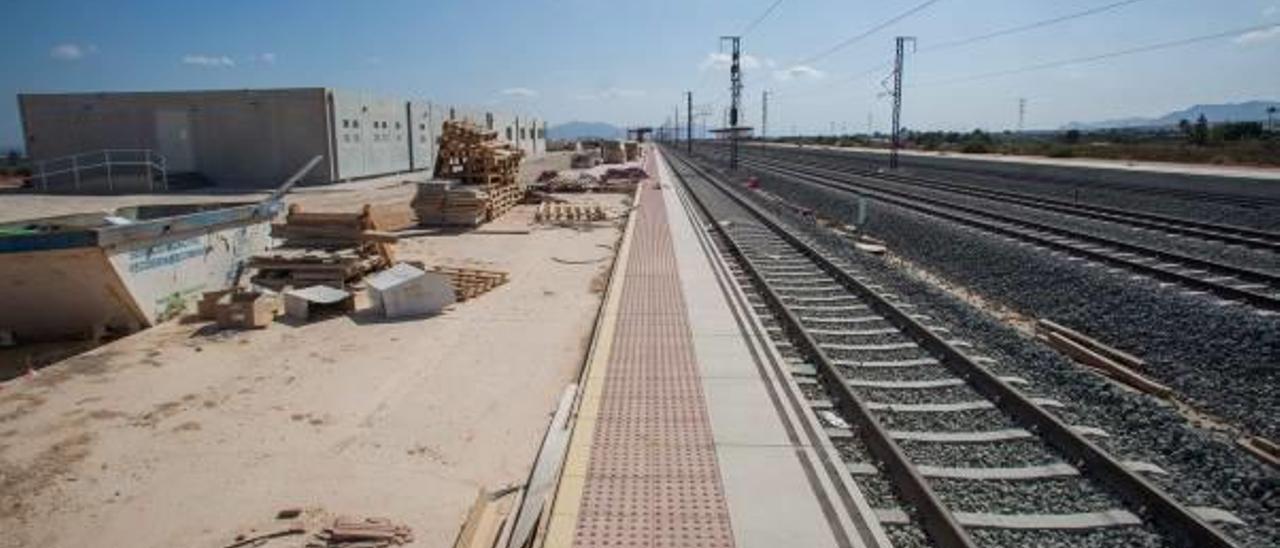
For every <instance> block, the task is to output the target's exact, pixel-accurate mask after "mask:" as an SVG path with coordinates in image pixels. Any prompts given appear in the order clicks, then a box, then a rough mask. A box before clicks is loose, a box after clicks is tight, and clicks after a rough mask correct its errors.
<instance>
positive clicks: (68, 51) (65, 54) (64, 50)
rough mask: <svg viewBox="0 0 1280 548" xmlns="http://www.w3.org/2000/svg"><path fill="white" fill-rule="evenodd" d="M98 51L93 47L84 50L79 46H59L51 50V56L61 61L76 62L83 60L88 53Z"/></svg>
mask: <svg viewBox="0 0 1280 548" xmlns="http://www.w3.org/2000/svg"><path fill="white" fill-rule="evenodd" d="M97 49H98V48H96V47H93V46H89V47H88V48H82V47H80V46H79V45H78V44H58V45H56V46H53V49H50V50H49V56H50V57H53V58H54V59H57V60H59V61H75V60H77V59H83V58H84V56H85V54H86V53H90V52H94V51H97ZM86 50H87V51H86Z"/></svg>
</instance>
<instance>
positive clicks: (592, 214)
mask: <svg viewBox="0 0 1280 548" xmlns="http://www.w3.org/2000/svg"><path fill="white" fill-rule="evenodd" d="M608 219H609V216H608V215H607V214H606V213H605V212H604V208H603V207H601V206H600V204H593V205H582V204H565V203H547V202H543V203H541V204H538V210H537V211H535V212H534V214H533V220H534V222H537V223H555V224H574V223H590V222H595V221H605V220H608Z"/></svg>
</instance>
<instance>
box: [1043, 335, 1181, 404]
mask: <svg viewBox="0 0 1280 548" xmlns="http://www.w3.org/2000/svg"><path fill="white" fill-rule="evenodd" d="M1036 334H1037V335H1038V336H1039V337H1040V338H1041V339H1042V340H1044V341H1045V342H1047V343H1048V344H1049V346H1052V347H1053V348H1055V349H1056V350H1058V351H1059V352H1062V353H1063V354H1066V355H1067V356H1069V357H1071V359H1073V360H1075V361H1076V362H1079V363H1081V364H1084V365H1086V366H1089V367H1091V368H1093V369H1096V370H1098V371H1099V372H1101V373H1102V374H1104V375H1106V376H1108V377H1111V378H1112V379H1115V380H1117V381H1119V382H1121V383H1124V384H1125V385H1128V386H1130V387H1132V388H1135V389H1137V390H1140V391H1142V392H1146V393H1148V394H1152V395H1154V396H1158V397H1161V398H1168V397H1170V396H1171V395H1172V394H1173V389H1171V388H1169V387H1168V386H1165V385H1163V384H1160V383H1158V382H1155V381H1153V380H1151V379H1148V378H1147V377H1145V376H1143V375H1142V374H1140V373H1138V372H1137V371H1135V370H1134V369H1133V367H1142V366H1143V365H1145V364H1144V362H1143V361H1142V360H1141V359H1139V358H1137V357H1135V356H1133V355H1131V354H1128V353H1126V352H1123V351H1121V350H1119V349H1116V348H1112V347H1110V346H1107V345H1105V344H1103V343H1101V342H1098V341H1097V340H1095V339H1093V338H1091V337H1088V336H1086V335H1084V334H1082V333H1080V332H1078V331H1075V330H1073V329H1070V328H1067V327H1063V326H1061V325H1059V324H1057V323H1055V322H1052V321H1050V320H1039V321H1037V322H1036Z"/></svg>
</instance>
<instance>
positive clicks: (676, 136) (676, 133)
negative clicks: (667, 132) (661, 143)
mask: <svg viewBox="0 0 1280 548" xmlns="http://www.w3.org/2000/svg"><path fill="white" fill-rule="evenodd" d="M675 112H676V115H675V117H673V118H671V126H672V128H673V131H672V135H671V142H672V143H673V144H676V145H679V144H680V105H679V104H676V111H675Z"/></svg>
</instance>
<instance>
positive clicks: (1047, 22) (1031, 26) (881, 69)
mask: <svg viewBox="0 0 1280 548" xmlns="http://www.w3.org/2000/svg"><path fill="white" fill-rule="evenodd" d="M1144 1H1146V0H1122V1H1120V2H1112V3H1110V4H1106V5H1102V6H1098V7H1095V8H1090V9H1087V10H1083V11H1078V12H1074V13H1068V14H1065V15H1059V16H1057V17H1051V18H1048V19H1041V20H1039V21H1033V22H1030V23H1025V24H1022V25H1017V26H1014V27H1009V28H1005V29H1000V30H996V31H991V32H988V33H985V34H980V35H977V36H970V37H968V38H961V39H958V40H952V41H949V42H942V43H938V44H934V45H932V46H925V47H922V48H920V50H919V51H918V52H917V55H918V54H920V53H928V52H936V51H942V50H948V49H952V48H958V47H962V46H967V45H970V44H975V43H978V42H983V41H986V40H991V39H993V38H999V37H1002V36H1008V35H1010V34H1017V33H1020V32H1026V31H1029V30H1035V29H1040V28H1044V27H1048V26H1052V25H1056V24H1058V23H1064V22H1067V21H1071V20H1073V19H1080V18H1082V17H1088V16H1090V15H1097V14H1100V13H1105V12H1108V11H1111V10H1114V9H1116V8H1120V7H1124V6H1127V5H1129V4H1136V3H1138V2H1144ZM892 66H893V62H892V61H885V62H882V63H880V64H878V65H875V66H874V67H871V68H868V69H867V70H864V71H861V72H858V73H856V74H853V75H850V76H846V77H844V78H839V79H835V80H832V81H831V83H830V85H828V86H826V87H825V88H824V90H825V89H826V88H830V87H834V86H837V85H840V84H846V83H849V82H856V81H859V80H862V79H864V78H868V77H871V76H877V75H881V74H884V73H885V71H886V70H888V69H889V68H890V67H892ZM819 91H823V90H819Z"/></svg>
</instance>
